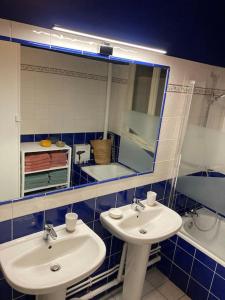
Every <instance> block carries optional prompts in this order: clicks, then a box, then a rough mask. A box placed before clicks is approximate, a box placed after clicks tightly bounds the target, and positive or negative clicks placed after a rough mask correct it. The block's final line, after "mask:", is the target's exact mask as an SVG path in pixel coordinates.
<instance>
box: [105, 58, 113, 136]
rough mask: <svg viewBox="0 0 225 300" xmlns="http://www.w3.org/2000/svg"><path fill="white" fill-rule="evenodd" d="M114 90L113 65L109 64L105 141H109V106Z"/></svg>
mask: <svg viewBox="0 0 225 300" xmlns="http://www.w3.org/2000/svg"><path fill="white" fill-rule="evenodd" d="M111 88H112V64H111V63H109V64H108V77H107V89H106V105H105V122H104V135H103V139H104V140H106V139H107V133H108V127H109V105H110V98H111Z"/></svg>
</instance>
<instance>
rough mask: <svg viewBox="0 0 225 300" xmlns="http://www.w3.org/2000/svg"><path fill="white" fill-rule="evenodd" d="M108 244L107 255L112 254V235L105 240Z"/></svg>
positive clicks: (106, 244)
mask: <svg viewBox="0 0 225 300" xmlns="http://www.w3.org/2000/svg"><path fill="white" fill-rule="evenodd" d="M103 242H104V243H105V246H106V257H107V256H109V255H110V250H111V243H112V237H108V238H106V239H104V240H103Z"/></svg>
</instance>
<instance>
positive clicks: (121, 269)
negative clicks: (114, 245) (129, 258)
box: [117, 243, 127, 281]
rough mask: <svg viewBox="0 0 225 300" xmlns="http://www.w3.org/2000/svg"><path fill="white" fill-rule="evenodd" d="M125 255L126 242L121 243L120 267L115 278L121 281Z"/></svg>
mask: <svg viewBox="0 0 225 300" xmlns="http://www.w3.org/2000/svg"><path fill="white" fill-rule="evenodd" d="M126 255H127V243H124V244H123V252H122V255H121V258H120V267H119V271H118V274H117V279H118V280H119V281H121V279H122V276H123V271H124V266H125V261H126Z"/></svg>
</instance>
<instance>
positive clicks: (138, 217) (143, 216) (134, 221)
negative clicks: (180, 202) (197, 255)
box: [101, 200, 182, 245]
mask: <svg viewBox="0 0 225 300" xmlns="http://www.w3.org/2000/svg"><path fill="white" fill-rule="evenodd" d="M141 202H142V203H143V204H144V205H145V209H144V210H141V211H140V212H138V211H135V210H134V209H133V208H132V207H131V205H126V206H123V207H121V208H120V210H121V211H122V213H123V217H122V218H121V219H112V218H111V217H110V216H109V213H108V212H104V213H102V214H101V222H102V224H103V225H104V226H105V227H106V228H107V229H108V230H109V231H110V232H111V233H112V234H114V235H115V236H117V237H118V238H119V239H121V240H123V241H125V242H128V243H132V244H138V245H142V244H154V243H157V242H160V241H162V240H165V239H167V238H169V237H171V236H172V235H174V234H175V233H176V232H177V231H178V230H179V229H180V228H181V225H182V219H181V217H180V216H179V215H178V214H177V213H176V212H175V211H173V210H171V209H169V208H168V207H166V206H164V205H162V204H160V203H158V202H157V203H156V204H155V205H154V206H147V205H146V201H145V200H143V201H141Z"/></svg>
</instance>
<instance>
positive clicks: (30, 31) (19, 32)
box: [11, 22, 50, 45]
mask: <svg viewBox="0 0 225 300" xmlns="http://www.w3.org/2000/svg"><path fill="white" fill-rule="evenodd" d="M11 26H12V38H17V39H21V40H25V41H33V42H37V43H42V44H48V45H50V32H49V30H48V29H46V28H41V27H37V26H32V25H27V24H23V23H19V22H11Z"/></svg>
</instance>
